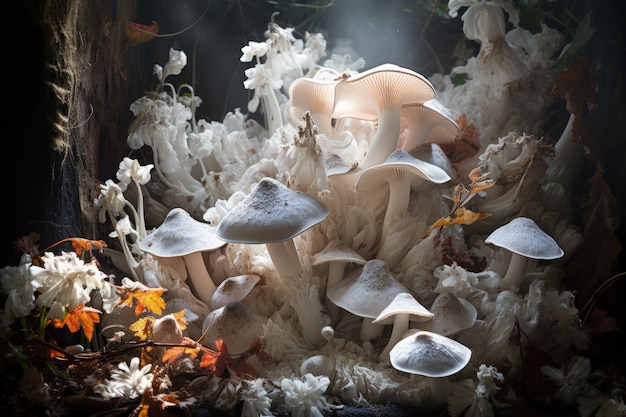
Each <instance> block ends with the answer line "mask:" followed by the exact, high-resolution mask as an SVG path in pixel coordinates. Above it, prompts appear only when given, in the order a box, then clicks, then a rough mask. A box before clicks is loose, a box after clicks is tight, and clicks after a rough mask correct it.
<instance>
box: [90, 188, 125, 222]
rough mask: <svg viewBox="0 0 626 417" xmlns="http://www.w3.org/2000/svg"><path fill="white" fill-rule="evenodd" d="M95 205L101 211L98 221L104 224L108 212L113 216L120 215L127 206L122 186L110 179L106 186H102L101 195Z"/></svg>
mask: <svg viewBox="0 0 626 417" xmlns="http://www.w3.org/2000/svg"><path fill="white" fill-rule="evenodd" d="M95 204H96V208H98V209H99V210H98V221H99V222H100V223H104V222H105V221H106V213H107V211H108V212H109V213H111V215H113V216H117V215H119V214H120V213H121V212H122V210H123V209H124V206H125V205H126V199H125V198H124V194H123V192H122V189H121V188H120V186H119V185H118V184H116V183H115V182H113V180H110V179H109V180H106V181H105V182H104V184H100V195H99V196H98V198H97V199H96V201H95Z"/></svg>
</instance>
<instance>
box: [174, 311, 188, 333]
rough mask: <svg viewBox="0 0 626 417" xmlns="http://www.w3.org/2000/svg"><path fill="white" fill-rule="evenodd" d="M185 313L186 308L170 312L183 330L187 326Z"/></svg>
mask: <svg viewBox="0 0 626 417" xmlns="http://www.w3.org/2000/svg"><path fill="white" fill-rule="evenodd" d="M185 313H187V310H185V309H183V310H180V311H179V312H178V313H172V316H174V319H176V323H177V324H178V327H180V329H181V330H185V329H186V328H187V319H185Z"/></svg>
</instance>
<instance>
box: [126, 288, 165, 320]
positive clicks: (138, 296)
mask: <svg viewBox="0 0 626 417" xmlns="http://www.w3.org/2000/svg"><path fill="white" fill-rule="evenodd" d="M164 292H165V289H164V288H148V287H146V286H143V285H136V286H135V287H133V288H122V289H121V290H120V291H118V294H119V296H120V298H121V300H120V302H119V305H126V306H128V307H132V306H133V304H135V315H136V316H139V315H140V314H141V313H143V312H144V311H149V312H151V313H154V314H157V315H161V313H162V312H163V309H164V308H165V300H164V299H163V293H164Z"/></svg>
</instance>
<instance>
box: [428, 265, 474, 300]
mask: <svg viewBox="0 0 626 417" xmlns="http://www.w3.org/2000/svg"><path fill="white" fill-rule="evenodd" d="M433 276H434V277H435V278H437V279H438V280H439V282H438V283H437V287H436V288H435V291H436V292H438V293H443V292H451V293H452V294H454V295H456V296H457V297H460V298H467V296H469V295H470V293H471V292H472V288H473V287H475V286H476V284H478V278H477V276H476V275H475V274H468V273H467V271H466V270H465V269H464V268H463V267H460V266H458V265H457V264H456V262H453V263H452V265H440V266H438V267H436V268H435V270H434V271H433Z"/></svg>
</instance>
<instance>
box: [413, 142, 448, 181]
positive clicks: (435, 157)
mask: <svg viewBox="0 0 626 417" xmlns="http://www.w3.org/2000/svg"><path fill="white" fill-rule="evenodd" d="M409 155H411V156H412V157H414V158H417V159H419V160H420V161H424V162H428V163H429V164H432V165H435V166H438V167H439V168H441V169H443V170H444V171H445V172H446V174H448V176H450V178H452V177H454V176H455V175H456V171H455V169H454V168H452V164H451V163H450V159H449V158H448V155H446V153H445V152H444V151H443V149H441V146H439V144H437V143H432V142H430V143H424V144H421V145H418V146H416V147H414V148H413V149H411V150H410V151H409Z"/></svg>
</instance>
